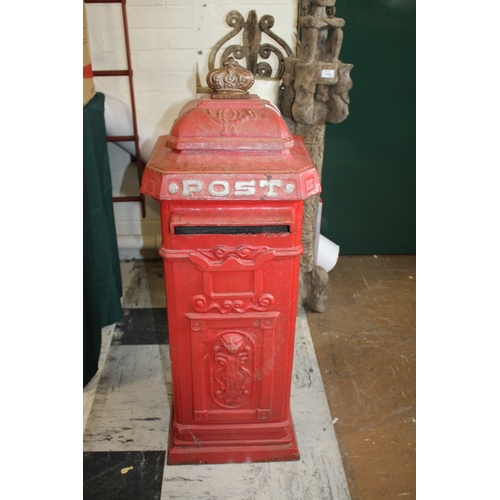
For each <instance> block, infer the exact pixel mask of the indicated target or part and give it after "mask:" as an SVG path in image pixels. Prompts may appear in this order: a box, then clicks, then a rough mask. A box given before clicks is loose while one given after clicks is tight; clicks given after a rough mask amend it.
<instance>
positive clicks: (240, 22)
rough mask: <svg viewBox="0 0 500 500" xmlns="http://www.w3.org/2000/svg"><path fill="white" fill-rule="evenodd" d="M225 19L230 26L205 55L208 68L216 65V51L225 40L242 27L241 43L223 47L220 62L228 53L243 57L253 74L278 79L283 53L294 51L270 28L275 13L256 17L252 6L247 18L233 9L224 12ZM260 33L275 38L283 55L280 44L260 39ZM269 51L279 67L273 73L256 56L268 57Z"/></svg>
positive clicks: (281, 67)
mask: <svg viewBox="0 0 500 500" xmlns="http://www.w3.org/2000/svg"><path fill="white" fill-rule="evenodd" d="M226 23H227V24H228V26H229V27H231V28H233V29H232V31H231V32H229V33H228V34H227V35H226V36H224V37H223V38H221V39H220V40H219V41H218V42H217V43H216V44H215V45H214V47H213V49H212V50H211V52H210V56H209V58H208V69H209V71H211V70H213V69H215V63H216V58H217V53H218V52H219V51H220V50H221V49H222V48H223V46H224V44H225V43H226V42H228V41H229V40H231V39H232V38H234V37H235V36H236V35H238V33H240V31H242V30H243V33H242V37H243V44H232V45H229V46H228V47H226V48H224V49H223V52H222V55H221V56H220V64H221V63H222V62H224V61H226V60H227V59H228V58H229V57H231V56H232V57H234V58H235V59H237V60H241V59H243V58H244V59H245V60H246V69H248V70H249V71H251V72H252V73H253V74H254V75H256V76H261V77H273V78H277V79H281V77H282V75H283V72H284V69H285V62H284V59H285V57H292V56H293V51H292V49H291V48H290V46H289V45H288V44H287V43H286V42H285V41H284V40H283V39H282V38H280V37H279V36H278V35H276V34H275V33H273V31H272V30H271V28H272V27H273V26H274V17H273V16H271V15H269V14H266V15H264V16H262V17H261V18H260V20H259V21H258V20H257V14H256V12H255V11H254V10H251V11H250V13H249V14H248V19H247V20H246V21H245V19H244V18H243V16H242V15H241V14H240V13H239V12H238V11H236V10H232V11H231V12H229V13H228V14H227V16H226ZM262 33H264V34H266V35H267V36H268V37H270V38H271V39H272V40H274V41H275V42H277V43H278V44H279V45H280V46H281V47H282V48H283V50H284V51H285V52H286V55H285V54H283V51H282V50H281V49H280V48H278V47H277V46H275V45H272V44H271V43H261V39H262ZM271 54H274V55H275V56H276V58H277V59H278V69H277V70H276V72H275V74H274V75H273V74H272V73H273V69H272V67H271V65H270V64H269V63H268V62H265V61H259V58H260V59H269V57H271ZM220 64H219V65H220Z"/></svg>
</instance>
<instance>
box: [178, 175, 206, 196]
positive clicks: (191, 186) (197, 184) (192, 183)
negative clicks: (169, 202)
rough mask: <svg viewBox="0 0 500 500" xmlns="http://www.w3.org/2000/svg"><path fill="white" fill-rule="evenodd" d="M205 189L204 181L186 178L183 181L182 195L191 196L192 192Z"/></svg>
mask: <svg viewBox="0 0 500 500" xmlns="http://www.w3.org/2000/svg"><path fill="white" fill-rule="evenodd" d="M202 189H203V182H201V181H199V180H196V179H184V180H183V181H182V195H183V196H191V193H199V192H200V191H201V190H202Z"/></svg>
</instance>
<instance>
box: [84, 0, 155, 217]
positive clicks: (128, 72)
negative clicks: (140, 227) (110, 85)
mask: <svg viewBox="0 0 500 500" xmlns="http://www.w3.org/2000/svg"><path fill="white" fill-rule="evenodd" d="M84 1H85V3H86V4H90V3H119V4H121V7H122V17H123V31H124V36H125V47H126V53H127V68H126V69H121V70H103V71H94V72H93V73H94V76H127V77H128V82H129V87H130V100H131V104H132V106H131V107H132V124H133V132H134V134H133V135H112V136H108V137H107V138H106V140H107V141H108V142H128V141H130V142H134V144H135V161H136V165H137V174H138V178H139V186H140V185H141V181H142V175H143V172H144V164H143V162H142V158H141V149H140V146H139V134H138V129H137V114H136V110H135V94H134V80H133V71H132V61H131V57H130V41H129V36H128V22H127V8H126V5H125V4H126V0H84ZM113 201H114V202H127V201H138V202H140V203H141V211H142V217H143V218H144V217H146V200H145V197H144V195H143V194H142V193H139V194H138V195H137V196H113Z"/></svg>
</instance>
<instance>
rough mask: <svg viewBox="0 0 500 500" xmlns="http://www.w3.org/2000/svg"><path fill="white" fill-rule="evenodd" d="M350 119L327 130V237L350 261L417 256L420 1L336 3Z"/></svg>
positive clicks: (352, 0)
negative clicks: (353, 256) (342, 21)
mask: <svg viewBox="0 0 500 500" xmlns="http://www.w3.org/2000/svg"><path fill="white" fill-rule="evenodd" d="M336 7H337V16H338V17H341V18H343V19H345V21H346V26H345V28H344V42H343V46H342V51H341V54H340V59H341V60H342V61H343V62H346V63H352V64H354V68H353V70H352V71H351V78H352V80H353V82H354V86H353V88H352V90H351V91H350V92H349V96H350V99H351V104H350V108H349V109H350V115H349V116H348V117H347V119H346V120H345V121H344V122H342V123H340V124H328V125H327V127H326V135H325V155H324V163H323V176H322V184H323V194H322V199H323V220H322V230H321V232H322V233H323V234H324V235H325V236H326V237H327V238H329V239H330V240H332V241H334V242H335V243H337V244H338V245H340V252H341V253H342V254H344V255H348V254H414V253H415V251H416V248H415V246H416V242H415V229H416V228H415V215H416V214H415V212H416V210H415V203H416V201H415V133H416V128H415V119H416V114H415V78H416V70H415V64H416V63H415V36H416V34H415V0H399V1H398V0H337V3H336Z"/></svg>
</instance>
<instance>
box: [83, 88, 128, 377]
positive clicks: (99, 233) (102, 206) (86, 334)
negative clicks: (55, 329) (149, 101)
mask: <svg viewBox="0 0 500 500" xmlns="http://www.w3.org/2000/svg"><path fill="white" fill-rule="evenodd" d="M121 296H122V282H121V274H120V260H119V257H118V245H117V242H116V228H115V219H114V215H113V199H112V188H111V175H110V172H109V159H108V150H107V146H106V127H105V123H104V94H101V93H97V94H96V96H95V97H94V98H93V99H92V100H91V101H90V102H89V103H88V104H87V105H86V106H85V107H84V108H83V385H84V386H85V385H87V384H88V382H89V381H90V379H91V378H92V377H93V376H94V375H95V373H96V371H97V363H98V360H99V354H100V350H101V328H102V327H104V326H106V325H111V324H113V323H116V322H117V321H119V320H120V319H121V317H122V314H123V311H122V307H121V301H120V298H121Z"/></svg>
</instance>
